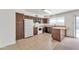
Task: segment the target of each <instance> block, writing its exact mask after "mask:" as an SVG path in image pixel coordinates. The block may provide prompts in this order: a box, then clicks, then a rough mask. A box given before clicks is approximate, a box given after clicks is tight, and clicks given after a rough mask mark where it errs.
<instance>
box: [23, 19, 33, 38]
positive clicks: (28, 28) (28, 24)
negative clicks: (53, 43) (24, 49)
mask: <svg viewBox="0 0 79 59" xmlns="http://www.w3.org/2000/svg"><path fill="white" fill-rule="evenodd" d="M24 28H25V38H27V37H30V36H33V20H32V19H25V20H24Z"/></svg>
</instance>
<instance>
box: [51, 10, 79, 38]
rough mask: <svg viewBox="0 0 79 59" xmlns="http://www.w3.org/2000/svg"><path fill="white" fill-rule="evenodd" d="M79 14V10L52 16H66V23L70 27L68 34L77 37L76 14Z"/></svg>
mask: <svg viewBox="0 0 79 59" xmlns="http://www.w3.org/2000/svg"><path fill="white" fill-rule="evenodd" d="M76 15H79V10H75V11H71V12H66V13H62V14H58V15H53V16H52V17H51V18H54V17H62V16H64V17H65V25H66V26H67V27H68V29H67V36H71V37H75V36H74V33H75V16H76Z"/></svg>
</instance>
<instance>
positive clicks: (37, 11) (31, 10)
mask: <svg viewBox="0 0 79 59" xmlns="http://www.w3.org/2000/svg"><path fill="white" fill-rule="evenodd" d="M45 10H48V11H50V12H51V14H48V13H46V12H45V11H44V9H26V11H28V12H31V13H34V14H36V15H45V16H46V15H48V16H49V15H55V14H59V13H63V12H68V11H72V10H74V9H45Z"/></svg>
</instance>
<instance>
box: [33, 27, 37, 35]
mask: <svg viewBox="0 0 79 59" xmlns="http://www.w3.org/2000/svg"><path fill="white" fill-rule="evenodd" d="M37 33H38V30H37V27H34V28H33V35H37Z"/></svg>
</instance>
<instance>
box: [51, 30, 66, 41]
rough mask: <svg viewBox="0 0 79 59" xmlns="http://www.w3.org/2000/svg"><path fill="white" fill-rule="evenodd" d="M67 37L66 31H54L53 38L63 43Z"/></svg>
mask: <svg viewBox="0 0 79 59" xmlns="http://www.w3.org/2000/svg"><path fill="white" fill-rule="evenodd" d="M64 36H65V30H62V29H52V38H53V39H54V40H57V41H61V40H62V39H63V38H64Z"/></svg>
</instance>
